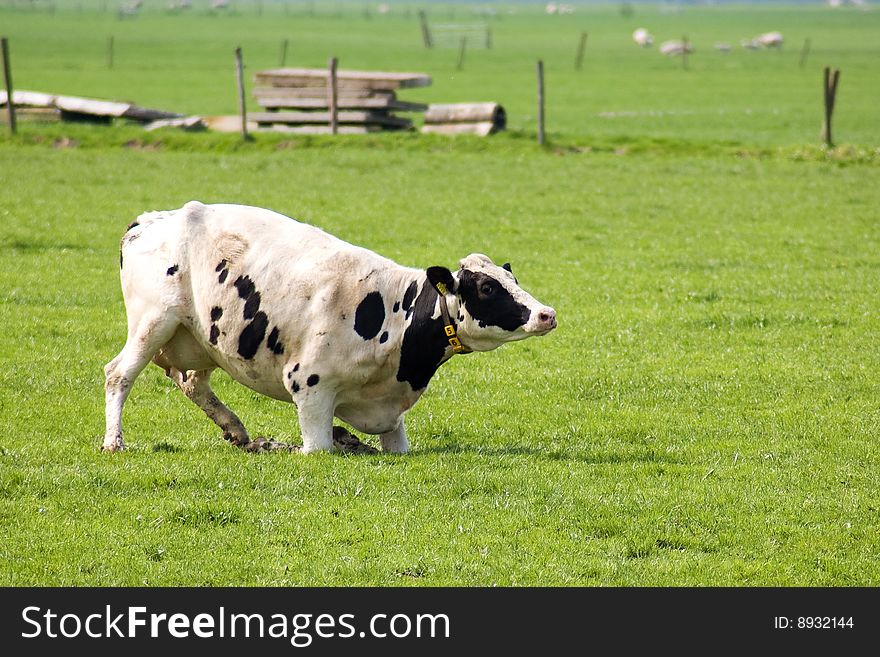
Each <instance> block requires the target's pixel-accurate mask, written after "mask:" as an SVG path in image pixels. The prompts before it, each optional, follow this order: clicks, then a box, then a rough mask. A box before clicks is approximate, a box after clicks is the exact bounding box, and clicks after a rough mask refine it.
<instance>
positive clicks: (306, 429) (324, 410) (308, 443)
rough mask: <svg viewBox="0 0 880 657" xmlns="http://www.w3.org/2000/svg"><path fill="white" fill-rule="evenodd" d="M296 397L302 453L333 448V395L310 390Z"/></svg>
mask: <svg viewBox="0 0 880 657" xmlns="http://www.w3.org/2000/svg"><path fill="white" fill-rule="evenodd" d="M300 397H302V398H301V399H296V403H297V409H298V410H299V428H300V431H301V433H302V440H303V447H302V452H303V454H311V453H312V452H320V451H330V450H331V449H333V411H334V407H335V397H334V395H331V394H328V393H322V392H319V391H314V392H312V391H310V392H309V394H308V395H300Z"/></svg>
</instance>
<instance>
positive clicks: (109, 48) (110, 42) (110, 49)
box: [107, 35, 113, 68]
mask: <svg viewBox="0 0 880 657" xmlns="http://www.w3.org/2000/svg"><path fill="white" fill-rule="evenodd" d="M107 68H113V36H112V35H111V36H110V38H109V39H107Z"/></svg>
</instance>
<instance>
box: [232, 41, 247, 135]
mask: <svg viewBox="0 0 880 657" xmlns="http://www.w3.org/2000/svg"><path fill="white" fill-rule="evenodd" d="M235 79H236V81H237V82H238V114H239V116H241V138H242V139H244V140H245V141H247V140H248V139H249V136H248V131H247V109H246V107H245V97H244V63H243V62H242V58H241V46H239V47H238V48H236V49H235Z"/></svg>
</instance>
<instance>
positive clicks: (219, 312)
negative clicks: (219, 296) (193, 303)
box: [211, 306, 223, 322]
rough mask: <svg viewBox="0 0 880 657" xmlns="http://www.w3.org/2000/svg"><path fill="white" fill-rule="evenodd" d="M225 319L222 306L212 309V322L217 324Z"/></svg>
mask: <svg viewBox="0 0 880 657" xmlns="http://www.w3.org/2000/svg"><path fill="white" fill-rule="evenodd" d="M221 317H223V309H222V308H221V307H220V306H214V307H213V308H211V321H212V322H216V321H218V320H219V319H220V318H221Z"/></svg>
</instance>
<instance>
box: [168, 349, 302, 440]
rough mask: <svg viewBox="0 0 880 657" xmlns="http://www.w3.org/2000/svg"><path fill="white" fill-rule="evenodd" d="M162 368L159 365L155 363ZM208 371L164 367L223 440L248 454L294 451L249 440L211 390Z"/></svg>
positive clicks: (209, 370) (234, 417) (246, 433)
mask: <svg viewBox="0 0 880 657" xmlns="http://www.w3.org/2000/svg"><path fill="white" fill-rule="evenodd" d="M159 364H160V365H163V364H162V363H159ZM213 371H214V370H213V368H212V369H206V370H190V371H188V372H181V371H180V370H177V369H174V368H166V369H165V373H166V374H167V375H168V376H169V377H170V378H171V379H172V380H173V381H174V382H175V383H176V384H177V387H179V388H180V390H181V391H182V392H183V394H184V395H186V397H187V399H189V400H190V401H191V402H193V403H194V404H195V405H196V406H198V407H199V408H201V409H202V410H203V411H204V412H205V415H207V416H208V417H209V418H211V420H212V421H213V422H214V424H216V425H217V426H218V427H220V430H221V431H223V437H224V438H225V439H226V440H228V441H229V442H230V443H232V444H233V445H235V446H236V447H240V448H241V449H244V450H247V451H249V452H263V451H269V450H276V449H280V450H285V451H296V450H297V447H295V446H293V445H288V444H287V443H280V442H277V441H275V440H268V439H266V438H256V439H254V440H251V438H250V436H249V435H248V432H247V429H245V428H244V424H242V421H241V420H240V419H239V418H238V416H237V415H236V414H235V413H233V412H232V411H231V410H229V407H228V406H226V405H225V404H224V403H223V402H221V401H220V400H219V399H218V398H217V395H215V394H214V391H213V390H212V389H211V372H213Z"/></svg>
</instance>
